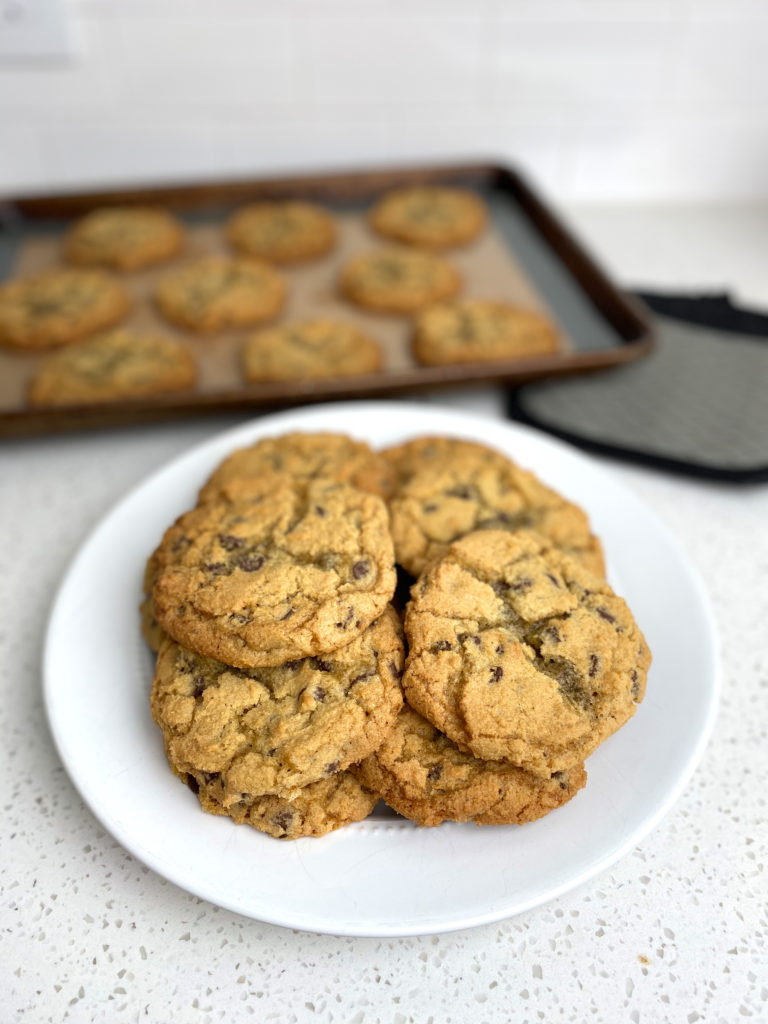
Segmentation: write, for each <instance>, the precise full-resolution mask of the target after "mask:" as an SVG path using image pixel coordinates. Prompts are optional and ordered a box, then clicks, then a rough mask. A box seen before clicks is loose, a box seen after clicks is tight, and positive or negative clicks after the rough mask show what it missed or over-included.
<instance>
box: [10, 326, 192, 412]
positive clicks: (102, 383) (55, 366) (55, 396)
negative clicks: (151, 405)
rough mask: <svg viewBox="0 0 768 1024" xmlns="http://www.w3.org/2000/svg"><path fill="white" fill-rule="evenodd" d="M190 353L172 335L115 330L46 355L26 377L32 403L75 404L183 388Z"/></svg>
mask: <svg viewBox="0 0 768 1024" xmlns="http://www.w3.org/2000/svg"><path fill="white" fill-rule="evenodd" d="M196 375H197V370H196V367H195V361H194V359H193V357H192V355H191V354H190V353H189V352H188V351H187V349H186V348H184V346H183V345H180V344H179V342H178V341H174V340H173V339H172V338H164V337H162V335H153V334H139V333H136V332H134V331H128V330H124V329H122V328H117V329H115V330H112V331H107V332H106V333H104V334H97V335H94V336H93V337H91V338H88V339H87V340H86V341H81V342H78V344H76V345H70V346H68V347H67V348H65V349H64V350H63V351H61V352H57V353H56V355H53V356H50V357H49V358H48V359H47V360H46V361H45V362H44V363H43V364H42V366H41V367H40V368H39V369H38V370H37V372H36V373H35V375H34V377H33V378H32V380H31V381H30V384H29V389H28V393H27V398H28V401H29V403H30V405H74V404H83V403H89V402H116V401H120V400H121V399H128V398H141V397H144V396H146V395H159V394H163V393H165V392H168V391H183V390H184V389H186V388H191V387H192V385H193V384H194V383H195V377H196Z"/></svg>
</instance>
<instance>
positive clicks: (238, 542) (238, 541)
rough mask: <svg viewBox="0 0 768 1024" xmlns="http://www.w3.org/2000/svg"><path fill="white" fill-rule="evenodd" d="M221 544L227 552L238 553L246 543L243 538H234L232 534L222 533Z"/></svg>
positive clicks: (220, 535)
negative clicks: (238, 549)
mask: <svg viewBox="0 0 768 1024" xmlns="http://www.w3.org/2000/svg"><path fill="white" fill-rule="evenodd" d="M219 544H221V546H222V547H223V548H224V550H225V551H236V550H237V548H241V547H242V546H243V544H245V541H244V540H243V538H242V537H233V536H232V534H231V533H220V534H219Z"/></svg>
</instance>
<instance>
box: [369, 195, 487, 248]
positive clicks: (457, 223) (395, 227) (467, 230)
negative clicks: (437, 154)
mask: <svg viewBox="0 0 768 1024" xmlns="http://www.w3.org/2000/svg"><path fill="white" fill-rule="evenodd" d="M486 219H487V215H486V211H485V204H484V203H483V201H482V200H481V199H480V197H479V196H477V195H475V194H474V193H473V192H470V191H469V190H468V189H461V188H449V187H447V186H443V185H413V186H408V187H405V188H398V189H393V191H391V192H388V193H387V194H386V195H384V196H382V198H381V199H379V201H378V202H377V203H376V204H375V205H374V207H373V209H372V210H371V213H370V223H371V227H372V228H373V229H374V231H377V232H378V233H379V234H380V235H384V236H386V237H387V238H393V239H397V240H398V241H400V242H406V243H409V244H412V245H423V246H427V247H432V246H434V247H435V248H441V247H442V246H451V245H464V244H466V243H467V242H470V241H472V239H473V238H475V237H476V236H477V235H479V234H480V232H481V231H482V230H483V228H484V227H485V223H486Z"/></svg>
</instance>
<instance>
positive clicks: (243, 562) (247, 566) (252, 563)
mask: <svg viewBox="0 0 768 1024" xmlns="http://www.w3.org/2000/svg"><path fill="white" fill-rule="evenodd" d="M235 565H236V566H237V567H238V569H242V570H243V572H256V570H257V569H260V568H261V567H262V565H264V556H263V555H255V554H253V553H251V554H250V555H242V556H241V557H240V558H238V559H237V560H236V561H235Z"/></svg>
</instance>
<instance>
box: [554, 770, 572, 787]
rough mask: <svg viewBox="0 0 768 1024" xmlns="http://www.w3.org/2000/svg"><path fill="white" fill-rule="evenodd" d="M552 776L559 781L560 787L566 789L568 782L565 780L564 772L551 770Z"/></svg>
mask: <svg viewBox="0 0 768 1024" xmlns="http://www.w3.org/2000/svg"><path fill="white" fill-rule="evenodd" d="M552 778H553V779H554V780H555V781H556V782H559V783H560V789H568V783H567V782H566V781H565V772H553V773H552Z"/></svg>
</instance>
